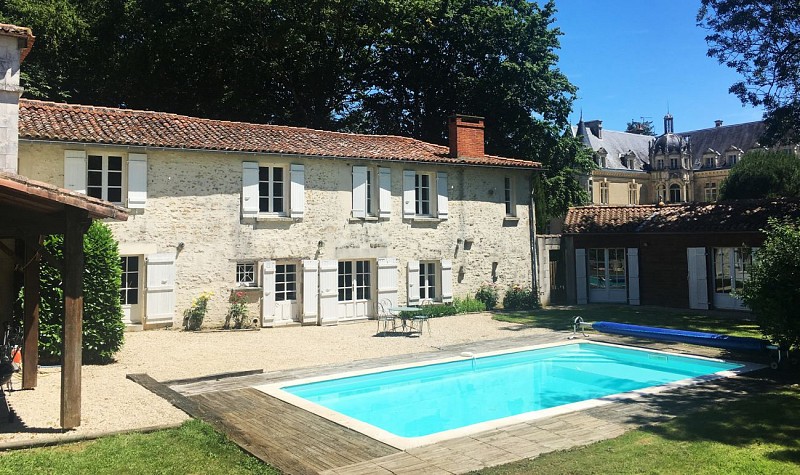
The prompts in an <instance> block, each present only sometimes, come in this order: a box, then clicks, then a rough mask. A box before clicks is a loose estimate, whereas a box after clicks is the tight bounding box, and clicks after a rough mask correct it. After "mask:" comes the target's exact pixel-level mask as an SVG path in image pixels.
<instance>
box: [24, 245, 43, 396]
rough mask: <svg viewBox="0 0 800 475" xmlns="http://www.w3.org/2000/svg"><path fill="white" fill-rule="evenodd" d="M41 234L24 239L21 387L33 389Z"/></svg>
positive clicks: (36, 356) (36, 349)
mask: <svg viewBox="0 0 800 475" xmlns="http://www.w3.org/2000/svg"><path fill="white" fill-rule="evenodd" d="M40 243H41V236H36V237H31V236H28V237H27V238H26V239H25V263H26V267H25V296H24V298H25V317H24V320H23V322H22V334H23V337H22V389H33V388H35V387H36V384H37V375H38V373H39V371H38V370H39V290H40V289H39V287H40V285H39V284H40V280H39V256H38V255H37V251H38V248H39V244H40Z"/></svg>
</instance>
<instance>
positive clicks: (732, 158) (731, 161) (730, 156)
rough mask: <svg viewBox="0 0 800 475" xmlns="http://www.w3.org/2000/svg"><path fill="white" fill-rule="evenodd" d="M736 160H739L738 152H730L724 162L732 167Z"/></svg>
mask: <svg viewBox="0 0 800 475" xmlns="http://www.w3.org/2000/svg"><path fill="white" fill-rule="evenodd" d="M738 160H739V155H738V154H736V153H730V154H728V160H727V162H726V163H725V164H726V165H728V166H729V167H732V166H734V165H736V162H737V161H738Z"/></svg>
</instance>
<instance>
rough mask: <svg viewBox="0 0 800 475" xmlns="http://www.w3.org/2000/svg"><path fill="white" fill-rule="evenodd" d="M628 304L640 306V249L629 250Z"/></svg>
mask: <svg viewBox="0 0 800 475" xmlns="http://www.w3.org/2000/svg"><path fill="white" fill-rule="evenodd" d="M627 261H628V303H629V304H631V305H640V304H641V303H640V300H639V249H638V248H636V247H631V248H628V258H627Z"/></svg>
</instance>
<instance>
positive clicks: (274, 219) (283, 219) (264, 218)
mask: <svg viewBox="0 0 800 475" xmlns="http://www.w3.org/2000/svg"><path fill="white" fill-rule="evenodd" d="M255 219H256V222H259V223H260V222H271V223H293V222H294V221H295V218H291V217H289V216H274V215H259V216H257V217H256V218H255Z"/></svg>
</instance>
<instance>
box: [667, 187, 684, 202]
mask: <svg viewBox="0 0 800 475" xmlns="http://www.w3.org/2000/svg"><path fill="white" fill-rule="evenodd" d="M669 202H670V203H680V202H681V186H680V185H678V184H677V183H673V184H672V185H669Z"/></svg>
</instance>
